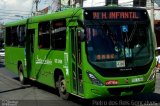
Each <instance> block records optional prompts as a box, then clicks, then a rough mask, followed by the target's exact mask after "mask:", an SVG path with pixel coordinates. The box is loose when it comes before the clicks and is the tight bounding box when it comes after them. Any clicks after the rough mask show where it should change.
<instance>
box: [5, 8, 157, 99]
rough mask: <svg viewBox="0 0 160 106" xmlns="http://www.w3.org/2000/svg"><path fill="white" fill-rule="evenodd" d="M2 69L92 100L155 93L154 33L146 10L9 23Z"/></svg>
mask: <svg viewBox="0 0 160 106" xmlns="http://www.w3.org/2000/svg"><path fill="white" fill-rule="evenodd" d="M5 27H6V36H5V44H6V45H5V53H6V54H5V66H6V68H7V69H9V70H12V71H13V72H15V73H17V75H19V79H20V81H21V83H24V82H25V79H26V78H27V79H31V80H35V81H37V82H39V83H42V84H46V85H48V86H51V87H53V88H57V89H58V91H59V94H60V97H62V98H63V99H67V98H68V97H69V94H72V95H76V96H79V97H81V98H86V99H93V98H104V97H109V96H126V95H135V94H141V93H151V92H154V89H155V80H156V78H155V77H156V73H155V64H156V60H155V35H154V31H152V28H151V23H150V18H149V15H148V13H147V11H146V9H142V8H133V7H130V8H127V7H88V8H70V9H66V10H63V11H59V12H55V13H52V14H47V15H41V16H34V17H31V18H28V19H24V20H20V21H16V22H11V23H7V24H6V25H5Z"/></svg>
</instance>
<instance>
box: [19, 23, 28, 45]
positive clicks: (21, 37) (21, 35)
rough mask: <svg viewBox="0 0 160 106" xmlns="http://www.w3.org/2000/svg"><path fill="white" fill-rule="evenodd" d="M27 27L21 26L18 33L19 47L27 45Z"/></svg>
mask: <svg viewBox="0 0 160 106" xmlns="http://www.w3.org/2000/svg"><path fill="white" fill-rule="evenodd" d="M25 29H26V27H25V26H20V27H19V31H18V43H19V46H24V45H25V36H26V30H25Z"/></svg>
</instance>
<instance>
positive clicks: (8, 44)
mask: <svg viewBox="0 0 160 106" xmlns="http://www.w3.org/2000/svg"><path fill="white" fill-rule="evenodd" d="M6 45H7V46H10V45H11V27H7V28H6Z"/></svg>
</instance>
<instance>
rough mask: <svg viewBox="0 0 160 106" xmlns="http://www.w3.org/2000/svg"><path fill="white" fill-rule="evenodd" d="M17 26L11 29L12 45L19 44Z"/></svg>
mask: <svg viewBox="0 0 160 106" xmlns="http://www.w3.org/2000/svg"><path fill="white" fill-rule="evenodd" d="M17 28H18V27H12V29H11V46H18V36H17Z"/></svg>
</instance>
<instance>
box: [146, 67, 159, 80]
mask: <svg viewBox="0 0 160 106" xmlns="http://www.w3.org/2000/svg"><path fill="white" fill-rule="evenodd" d="M156 70H157V69H156V68H154V69H153V71H152V73H151V75H150V77H149V78H148V80H150V81H151V80H154V79H155V77H156Z"/></svg>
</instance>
